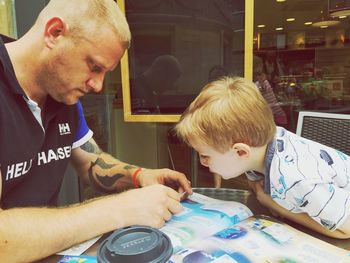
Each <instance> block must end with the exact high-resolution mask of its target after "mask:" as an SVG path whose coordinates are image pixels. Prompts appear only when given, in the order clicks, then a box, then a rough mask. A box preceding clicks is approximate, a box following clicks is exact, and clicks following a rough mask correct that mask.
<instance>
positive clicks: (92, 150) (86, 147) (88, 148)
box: [80, 141, 102, 154]
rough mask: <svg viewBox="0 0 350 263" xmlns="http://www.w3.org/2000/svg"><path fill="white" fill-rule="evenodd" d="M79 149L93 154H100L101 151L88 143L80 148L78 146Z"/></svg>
mask: <svg viewBox="0 0 350 263" xmlns="http://www.w3.org/2000/svg"><path fill="white" fill-rule="evenodd" d="M80 148H81V149H82V150H84V151H86V152H89V153H95V154H101V153H102V151H101V149H100V148H99V147H98V146H97V145H96V144H93V143H91V142H89V141H88V142H86V143H84V144H83V145H82V146H80Z"/></svg>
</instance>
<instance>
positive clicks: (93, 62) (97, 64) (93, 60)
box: [87, 57, 107, 70]
mask: <svg viewBox="0 0 350 263" xmlns="http://www.w3.org/2000/svg"><path fill="white" fill-rule="evenodd" d="M87 60H88V62H89V63H91V64H95V65H96V66H98V67H100V68H102V69H103V70H107V68H106V66H104V65H103V64H102V63H100V62H98V61H96V60H95V59H93V58H92V57H88V58H87Z"/></svg>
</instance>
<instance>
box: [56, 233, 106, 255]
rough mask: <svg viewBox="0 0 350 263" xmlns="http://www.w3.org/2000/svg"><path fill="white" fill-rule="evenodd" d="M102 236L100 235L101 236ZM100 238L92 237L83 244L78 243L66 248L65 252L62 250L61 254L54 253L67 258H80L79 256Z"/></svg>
mask: <svg viewBox="0 0 350 263" xmlns="http://www.w3.org/2000/svg"><path fill="white" fill-rule="evenodd" d="M101 236H102V235H101ZM101 236H98V237H94V238H92V239H90V240H87V241H85V242H83V243H80V244H78V245H75V246H73V247H71V248H68V249H66V250H63V251H61V252H58V253H56V254H57V255H69V256H80V255H81V254H83V253H84V252H85V251H86V250H87V249H88V248H89V247H91V246H92V245H93V244H95V243H96V241H97V240H99V238H100V237H101Z"/></svg>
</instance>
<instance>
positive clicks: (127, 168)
mask: <svg viewBox="0 0 350 263" xmlns="http://www.w3.org/2000/svg"><path fill="white" fill-rule="evenodd" d="M123 168H124V169H125V170H130V169H135V168H137V166H135V165H129V164H128V165H125V166H124V167H123Z"/></svg>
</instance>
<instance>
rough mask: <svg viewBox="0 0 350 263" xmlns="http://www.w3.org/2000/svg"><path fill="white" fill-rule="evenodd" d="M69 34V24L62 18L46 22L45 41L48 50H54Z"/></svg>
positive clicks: (54, 18)
mask: <svg viewBox="0 0 350 263" xmlns="http://www.w3.org/2000/svg"><path fill="white" fill-rule="evenodd" d="M67 32H68V24H67V23H66V22H64V21H63V19H62V18H60V17H53V18H51V19H50V20H48V21H47V22H46V25H45V31H44V39H45V45H46V47H48V48H50V49H51V48H53V46H54V45H55V44H56V43H57V40H58V39H59V38H60V37H61V36H63V35H65V34H66V33H67Z"/></svg>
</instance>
